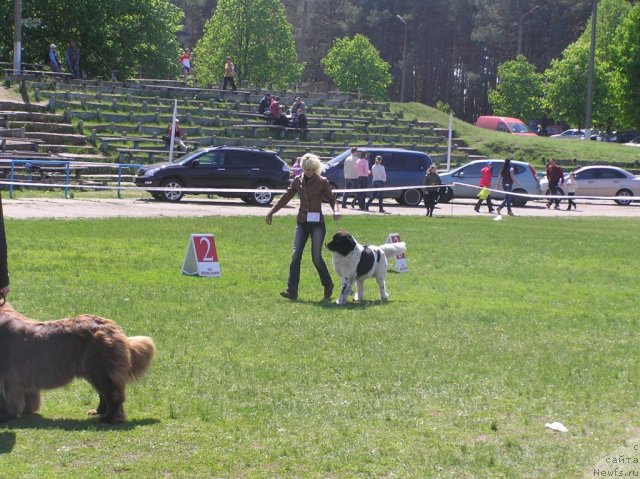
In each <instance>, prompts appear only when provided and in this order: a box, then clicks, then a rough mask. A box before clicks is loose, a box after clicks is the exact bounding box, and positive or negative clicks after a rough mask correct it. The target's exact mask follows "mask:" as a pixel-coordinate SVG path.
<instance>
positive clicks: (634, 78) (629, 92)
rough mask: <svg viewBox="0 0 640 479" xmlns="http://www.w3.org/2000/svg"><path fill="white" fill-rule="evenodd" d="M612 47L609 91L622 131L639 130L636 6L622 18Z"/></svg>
mask: <svg viewBox="0 0 640 479" xmlns="http://www.w3.org/2000/svg"><path fill="white" fill-rule="evenodd" d="M613 44H614V45H615V46H614V51H615V58H616V61H615V65H616V66H615V69H614V70H615V71H614V76H613V80H612V82H613V89H614V92H615V93H614V94H615V97H616V104H617V106H618V108H619V111H620V125H619V126H621V127H622V128H633V129H635V130H640V96H639V95H638V92H639V91H640V5H636V6H635V7H633V10H632V11H631V13H630V14H629V15H628V16H627V17H626V18H625V19H624V21H623V22H622V24H621V25H620V27H619V28H618V31H617V32H616V39H615V40H614V42H613Z"/></svg>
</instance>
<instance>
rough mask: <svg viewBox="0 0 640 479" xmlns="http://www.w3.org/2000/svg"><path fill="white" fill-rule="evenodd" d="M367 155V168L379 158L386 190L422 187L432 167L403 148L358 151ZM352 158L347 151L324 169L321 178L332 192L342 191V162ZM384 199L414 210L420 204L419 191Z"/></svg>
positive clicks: (390, 193) (389, 194) (422, 155)
mask: <svg viewBox="0 0 640 479" xmlns="http://www.w3.org/2000/svg"><path fill="white" fill-rule="evenodd" d="M358 150H360V151H366V152H368V153H369V166H370V167H371V166H372V165H373V163H374V161H375V157H376V156H378V155H380V156H381V157H382V164H383V165H384V168H385V170H386V172H387V182H386V183H385V185H384V186H385V188H391V187H395V186H397V187H402V186H416V185H422V184H424V176H425V175H426V174H427V170H428V169H429V167H430V166H431V158H429V155H427V154H426V153H422V152H420V151H414V150H404V149H402V148H378V147H373V146H372V147H364V148H358ZM350 154H351V149H347V150H345V151H343V152H342V153H340V154H339V155H338V156H336V157H335V158H333V159H331V160H329V161H328V162H327V164H326V165H325V168H324V172H323V175H324V176H325V177H326V178H327V179H328V180H329V183H331V186H332V188H343V187H344V166H343V164H344V160H345V159H346V158H347V157H348V156H349V155H350ZM384 196H385V197H387V198H395V200H396V201H397V202H398V203H400V204H405V205H409V206H417V205H419V204H420V202H421V201H422V188H410V189H402V190H395V191H393V190H389V191H385V192H384Z"/></svg>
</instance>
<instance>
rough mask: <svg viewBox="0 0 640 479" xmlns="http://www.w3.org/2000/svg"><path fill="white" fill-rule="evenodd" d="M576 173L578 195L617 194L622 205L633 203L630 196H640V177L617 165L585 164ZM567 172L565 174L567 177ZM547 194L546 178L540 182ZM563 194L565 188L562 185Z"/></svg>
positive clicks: (547, 184)
mask: <svg viewBox="0 0 640 479" xmlns="http://www.w3.org/2000/svg"><path fill="white" fill-rule="evenodd" d="M574 173H575V175H576V195H578V196H616V197H618V198H619V199H616V200H614V201H615V202H616V203H618V204H619V205H622V206H627V205H630V204H631V201H632V200H628V199H626V197H628V196H640V178H638V177H637V176H634V175H633V174H631V173H629V172H628V171H626V170H623V169H622V168H618V167H617V166H583V167H582V168H578V169H577V170H575V171H574ZM567 175H568V173H566V172H565V174H564V176H565V178H566V177H567ZM540 186H541V187H542V190H543V191H544V192H545V194H549V182H548V181H547V179H546V178H545V179H544V180H542V181H541V182H540ZM560 191H561V194H562V195H564V189H563V188H562V185H560Z"/></svg>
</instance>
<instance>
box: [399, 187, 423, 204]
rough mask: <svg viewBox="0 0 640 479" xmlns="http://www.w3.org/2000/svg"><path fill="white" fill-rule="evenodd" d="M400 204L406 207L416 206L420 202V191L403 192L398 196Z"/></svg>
mask: <svg viewBox="0 0 640 479" xmlns="http://www.w3.org/2000/svg"><path fill="white" fill-rule="evenodd" d="M400 198H401V203H402V204H404V205H407V206H418V205H419V204H420V202H421V201H422V193H420V190H404V191H403V192H402V195H401V196H400Z"/></svg>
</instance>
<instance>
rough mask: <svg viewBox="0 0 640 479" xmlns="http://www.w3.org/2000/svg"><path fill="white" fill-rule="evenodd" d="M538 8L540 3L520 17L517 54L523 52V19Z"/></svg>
mask: <svg viewBox="0 0 640 479" xmlns="http://www.w3.org/2000/svg"><path fill="white" fill-rule="evenodd" d="M538 8H540V5H534V6H533V8H532V9H531V10H529V11H528V12H526V13H523V14H522V15H520V16H519V17H518V53H517V54H516V56H518V55H520V53H521V52H522V20H524V19H525V18H527V17H528V16H529V15H531V14H532V13H533V12H535V11H536V10H537V9H538Z"/></svg>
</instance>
